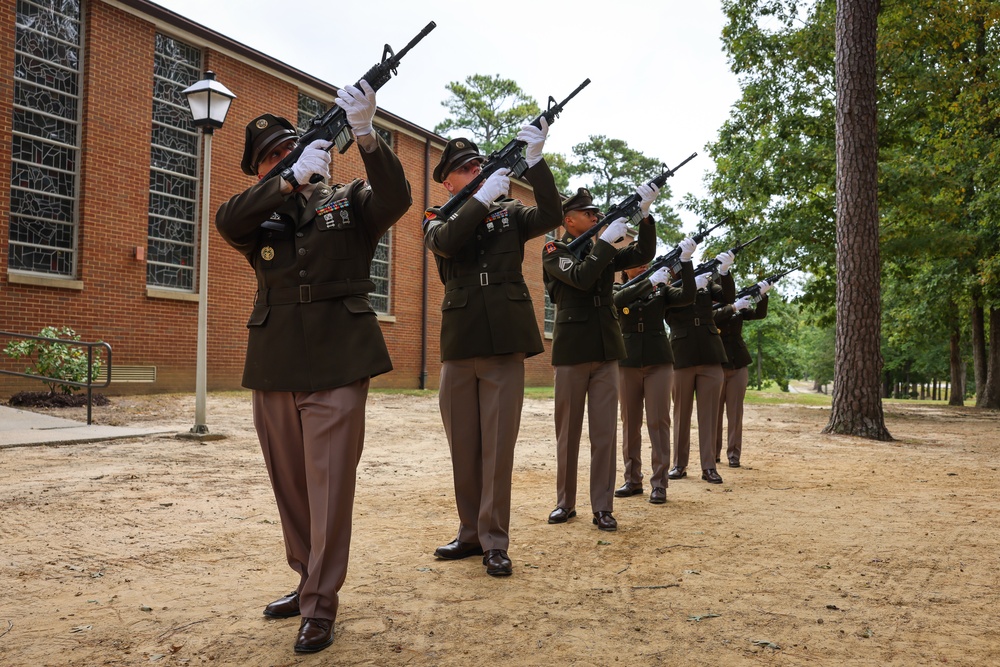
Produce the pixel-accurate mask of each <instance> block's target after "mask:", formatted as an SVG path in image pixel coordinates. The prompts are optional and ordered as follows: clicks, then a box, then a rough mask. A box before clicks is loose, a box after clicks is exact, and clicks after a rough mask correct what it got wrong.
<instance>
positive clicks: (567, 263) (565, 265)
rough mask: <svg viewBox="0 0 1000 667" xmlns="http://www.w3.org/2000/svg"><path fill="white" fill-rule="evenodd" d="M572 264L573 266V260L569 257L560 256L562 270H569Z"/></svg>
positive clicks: (560, 268)
mask: <svg viewBox="0 0 1000 667" xmlns="http://www.w3.org/2000/svg"><path fill="white" fill-rule="evenodd" d="M572 266H573V260H572V259H570V258H569V257H560V258H559V270H560V271H569V270H570V267H572Z"/></svg>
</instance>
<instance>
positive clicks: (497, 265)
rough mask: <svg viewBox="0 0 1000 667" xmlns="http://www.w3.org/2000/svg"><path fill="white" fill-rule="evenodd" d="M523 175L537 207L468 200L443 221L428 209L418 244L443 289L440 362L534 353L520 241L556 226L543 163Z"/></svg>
mask: <svg viewBox="0 0 1000 667" xmlns="http://www.w3.org/2000/svg"><path fill="white" fill-rule="evenodd" d="M525 177H526V179H527V180H528V182H529V183H531V185H532V186H533V187H534V194H535V201H536V202H538V206H537V207H536V206H525V205H524V204H522V203H521V202H520V201H518V200H516V199H499V200H497V201H495V202H493V203H492V204H491V205H490V206H488V207H487V206H485V205H483V204H482V203H480V202H479V201H478V200H477V199H475V198H474V197H469V199H468V201H466V202H465V203H464V204H463V205H462V206H461V208H459V209H458V210H457V211H456V212H455V213H454V214H452V216H451V218H449V219H448V220H441V219H439V218H438V217H437V215H436V212H437V210H438V209H436V208H432V209H430V210H429V211H428V212H427V215H426V216H425V218H424V245H425V246H427V248H428V249H429V250H430V251H431V252H432V253H434V260H435V261H436V262H437V268H438V275H439V276H440V278H441V282H442V283H443V284H444V289H445V292H444V299H443V300H442V302H441V360H442V361H450V360H457V359H469V358H472V357H489V356H493V355H497V354H510V353H513V352H524V353H525V356H529V357H530V356H533V355H536V354H539V353H540V352H542V351H543V350H544V349H545V348H544V347H543V346H542V337H541V335H540V334H539V332H538V321H537V319H536V318H535V308H534V305H533V304H532V302H531V294H529V293H528V286H527V285H526V284H525V282H524V276H523V275H522V273H521V263H522V261H523V260H524V244H525V243H527V242H528V240H529V239H532V238H534V237H536V236H541V235H543V234H545V233H546V232H548V231H550V230H552V229H555V228H556V227H558V226H559V225H560V224H561V222H562V200H561V199H560V197H559V191H558V190H557V189H556V184H555V180H554V179H553V177H552V172H551V171H550V170H549V167H548V165H547V164H545V160H542V161H541V162H539V163H538V164H536V165H534V166H533V167H531V168H529V169H528V171H527V172H525Z"/></svg>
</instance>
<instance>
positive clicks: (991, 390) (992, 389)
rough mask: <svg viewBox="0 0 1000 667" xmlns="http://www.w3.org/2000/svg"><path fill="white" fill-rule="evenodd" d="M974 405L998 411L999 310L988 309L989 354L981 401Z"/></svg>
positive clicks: (999, 378) (999, 373)
mask: <svg viewBox="0 0 1000 667" xmlns="http://www.w3.org/2000/svg"><path fill="white" fill-rule="evenodd" d="M976 398H977V401H976V405H977V406H979V407H981V408H988V409H990V410H1000V310H998V309H996V308H990V353H989V359H988V360H987V366H986V382H985V384H984V386H983V399H982V401H979V400H978V398H979V397H978V396H977V397H976Z"/></svg>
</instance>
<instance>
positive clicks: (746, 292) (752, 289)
mask: <svg viewBox="0 0 1000 667" xmlns="http://www.w3.org/2000/svg"><path fill="white" fill-rule="evenodd" d="M798 270H799V267H797V266H796V267H795V268H793V269H788V270H787V271H782V272H781V273H775V274H774V275H773V276H768V277H767V278H764V279H763V280H761V281H759V282H756V283H754V284H753V285H750V286H749V287H744V288H743V289H741V290H740V291H739V292H737V293H736V300H737V301H739V300H740V299H742V298H743V297H746V298H748V299H749V300H750V304H751V305H754V304H757V303H760V300H761V299H762V298H763V297H764V295H763V294H761V289H760V283H762V282H764V283H767V284H768V285H773V284H774V283H776V282H778V281H779V280H781V279H782V278H784V277H785V276H787V275H788V274H789V273H791V272H792V271H798ZM726 305H727V304H724V303H717V304H715V305H714V306H712V308H714V309H715V310H718V309H719V308H722V307H724V306H726Z"/></svg>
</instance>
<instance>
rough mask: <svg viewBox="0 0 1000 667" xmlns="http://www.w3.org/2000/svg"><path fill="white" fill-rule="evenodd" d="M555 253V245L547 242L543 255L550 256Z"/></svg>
mask: <svg viewBox="0 0 1000 667" xmlns="http://www.w3.org/2000/svg"><path fill="white" fill-rule="evenodd" d="M555 251H556V244H555V243H553V242H552V241H549V242H548V243H546V244H545V254H546V255H551V254H552V253H554V252H555Z"/></svg>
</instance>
